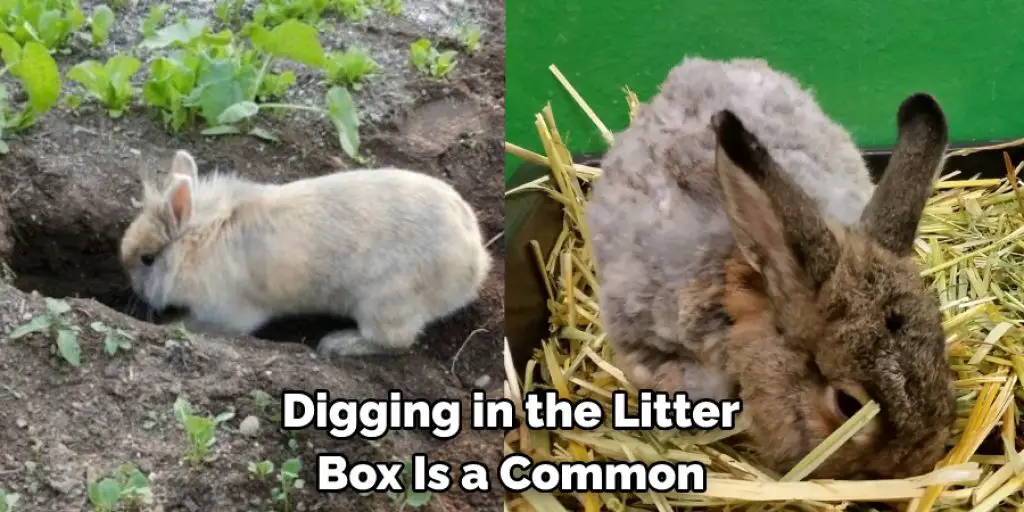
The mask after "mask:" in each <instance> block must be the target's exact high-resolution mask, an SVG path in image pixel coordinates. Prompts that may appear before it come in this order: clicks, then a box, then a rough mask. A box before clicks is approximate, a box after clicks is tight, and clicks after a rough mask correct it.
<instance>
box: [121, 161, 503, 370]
mask: <svg viewBox="0 0 1024 512" xmlns="http://www.w3.org/2000/svg"><path fill="white" fill-rule="evenodd" d="M154 174H155V173H147V174H144V182H143V185H144V186H143V191H144V197H143V201H142V212H141V213H140V215H139V216H138V218H136V219H135V220H134V221H133V222H132V224H131V225H130V226H129V227H128V229H127V230H126V232H125V234H124V238H123V240H122V245H121V258H122V264H123V266H124V268H125V270H126V272H127V273H128V275H129V276H130V278H131V281H132V286H133V288H134V289H135V291H136V293H137V294H139V295H141V296H142V297H143V298H144V299H145V300H146V301H147V302H148V303H150V304H151V305H152V306H153V307H155V308H157V309H162V308H164V307H167V306H181V307H186V308H188V309H189V310H190V317H189V320H188V322H187V324H188V326H189V327H190V328H192V329H194V330H199V331H206V332H225V333H237V334H243V333H251V332H253V331H255V330H256V329H258V328H259V327H260V326H262V325H263V324H265V323H266V322H267V321H268V320H271V319H273V318H275V317H279V316H283V315H289V314H336V315H340V316H348V317H352V318H353V319H354V320H355V321H356V323H357V324H358V329H356V330H351V331H340V332H335V333H331V334H328V335H327V336H325V337H324V339H323V340H321V342H320V345H319V348H318V350H319V351H320V353H321V354H322V355H325V356H330V355H364V354H374V353H384V352H396V351H403V350H406V349H408V348H409V347H410V346H411V345H412V344H413V343H414V342H415V340H416V338H417V336H418V334H419V333H420V332H421V330H422V329H423V328H424V327H425V326H426V325H427V324H428V323H430V322H433V321H435V320H437V319H440V318H442V317H444V316H447V315H449V314H451V313H454V312H455V311H457V310H459V309H461V308H463V307H465V306H466V305H468V304H469V303H470V302H472V301H473V300H475V299H476V296H477V293H478V291H479V288H480V286H481V285H482V283H483V281H484V279H485V278H486V275H487V274H488V272H489V271H490V266H491V259H490V255H489V254H488V253H487V250H486V248H485V247H484V243H483V237H482V234H481V232H480V228H479V226H478V224H477V219H476V216H475V213H474V212H473V210H472V208H471V207H470V206H469V205H468V204H467V203H466V202H465V200H464V199H462V197H461V196H460V195H459V194H458V192H456V191H455V189H453V188H452V187H451V186H450V185H448V184H446V183H444V182H443V181H440V180H438V179H435V178H431V177H429V176H427V175H425V174H421V173H415V172H411V171H403V170H398V169H378V170H357V171H345V172H335V173H332V174H328V175H325V176H321V177H318V178H310V179H305V180H299V181H295V182H291V183H285V184H281V185H276V184H266V183H255V182H250V181H246V180H243V179H241V178H238V177H235V176H225V175H210V176H204V177H200V176H199V175H198V169H197V168H196V166H195V162H194V160H193V159H192V157H191V156H190V155H188V153H185V152H183V151H182V152H178V154H177V155H176V156H175V159H174V161H173V163H172V166H171V173H170V175H171V178H170V184H169V185H168V186H166V187H161V186H160V183H158V180H156V178H155V177H154V176H153V175H154ZM144 255H148V256H151V257H154V260H155V261H154V262H153V263H151V264H150V265H145V264H144V263H143V261H142V258H143V256H144Z"/></svg>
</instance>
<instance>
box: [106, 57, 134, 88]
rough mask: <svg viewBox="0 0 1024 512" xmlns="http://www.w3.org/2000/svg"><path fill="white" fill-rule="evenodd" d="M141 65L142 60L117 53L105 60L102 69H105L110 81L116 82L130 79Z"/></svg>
mask: <svg viewBox="0 0 1024 512" xmlns="http://www.w3.org/2000/svg"><path fill="white" fill-rule="evenodd" d="M141 67H142V61H140V60H139V59H136V58H135V57H132V56H130V55H121V54H118V55H115V56H113V57H111V58H110V60H108V61H107V64H106V66H104V69H106V71H107V75H108V76H109V77H110V82H111V83H114V84H118V83H122V82H126V81H129V80H131V78H132V77H133V76H135V73H138V72H139V68H141Z"/></svg>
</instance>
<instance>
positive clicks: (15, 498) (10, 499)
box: [0, 490, 21, 512]
mask: <svg viewBox="0 0 1024 512" xmlns="http://www.w3.org/2000/svg"><path fill="white" fill-rule="evenodd" d="M19 501H21V495H18V494H15V493H12V492H7V491H4V490H0V512H15V510H16V509H15V507H16V506H17V505H18V502H19Z"/></svg>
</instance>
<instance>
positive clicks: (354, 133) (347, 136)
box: [327, 86, 359, 158]
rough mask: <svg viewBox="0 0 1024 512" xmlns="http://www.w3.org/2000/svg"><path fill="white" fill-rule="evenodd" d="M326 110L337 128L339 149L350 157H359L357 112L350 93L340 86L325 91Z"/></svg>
mask: <svg viewBox="0 0 1024 512" xmlns="http://www.w3.org/2000/svg"><path fill="white" fill-rule="evenodd" d="M327 112H328V114H329V115H330V117H331V122H333V123H334V127H335V129H336V130H338V141H339V142H340V143H341V149H343V150H344V151H345V153H346V154H347V155H348V156H350V157H352V158H359V113H358V112H357V111H356V105H355V103H354V102H353V101H352V95H351V94H349V92H348V90H347V89H345V88H344V87H341V86H334V87H331V89H330V90H329V91H327Z"/></svg>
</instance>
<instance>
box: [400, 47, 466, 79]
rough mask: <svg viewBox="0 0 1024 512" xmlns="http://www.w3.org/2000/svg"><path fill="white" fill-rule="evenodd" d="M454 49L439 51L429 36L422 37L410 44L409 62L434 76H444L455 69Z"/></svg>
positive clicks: (456, 53) (455, 53)
mask: <svg viewBox="0 0 1024 512" xmlns="http://www.w3.org/2000/svg"><path fill="white" fill-rule="evenodd" d="M456 55H458V52H456V51H454V50H448V51H443V52H442V51H438V50H437V48H435V47H434V45H433V44H432V43H431V42H430V40H429V39H427V38H425V37H424V38H420V39H417V40H416V41H415V42H413V43H412V44H411V45H409V62H410V63H411V64H412V66H413V67H414V68H416V69H418V70H420V71H421V72H423V73H427V74H429V75H430V76H432V77H434V78H444V77H446V76H447V75H448V74H449V73H451V72H452V70H453V69H455V64H456V60H455V56H456Z"/></svg>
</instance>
